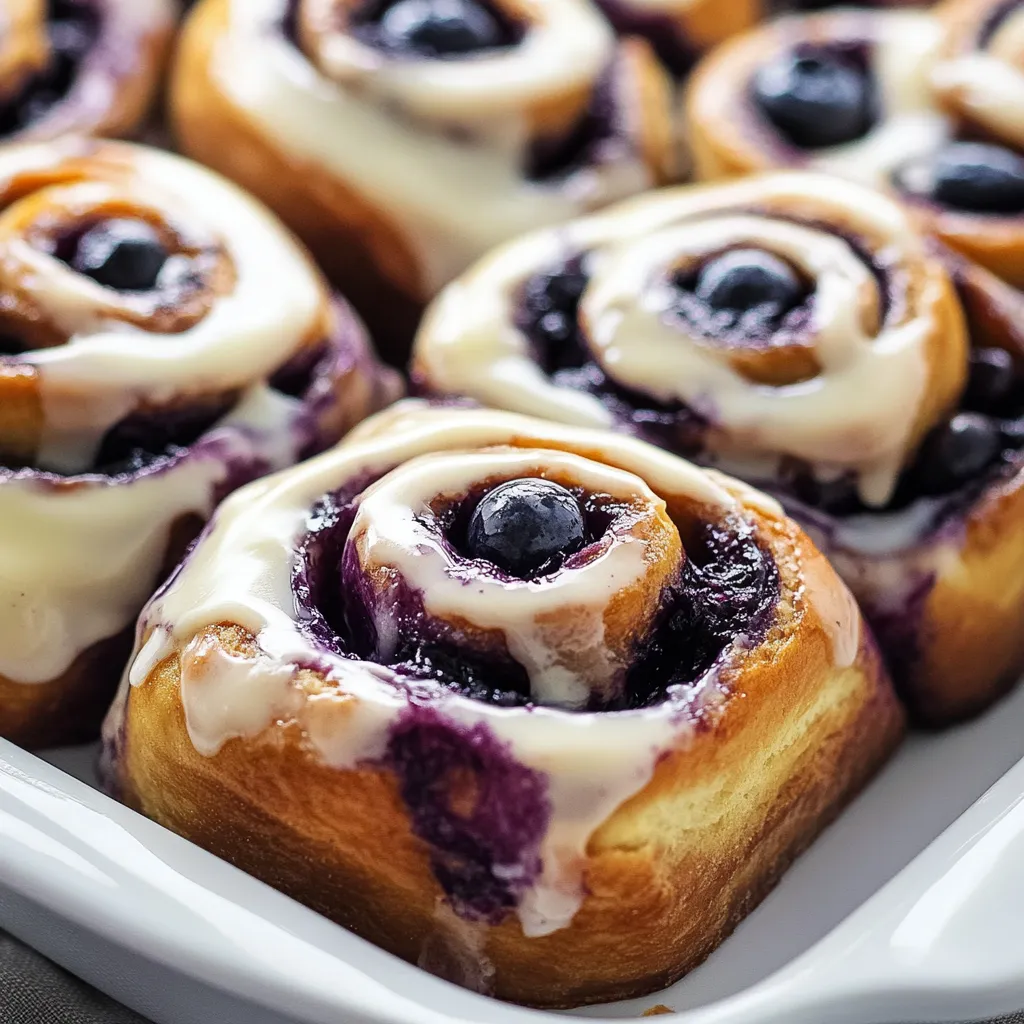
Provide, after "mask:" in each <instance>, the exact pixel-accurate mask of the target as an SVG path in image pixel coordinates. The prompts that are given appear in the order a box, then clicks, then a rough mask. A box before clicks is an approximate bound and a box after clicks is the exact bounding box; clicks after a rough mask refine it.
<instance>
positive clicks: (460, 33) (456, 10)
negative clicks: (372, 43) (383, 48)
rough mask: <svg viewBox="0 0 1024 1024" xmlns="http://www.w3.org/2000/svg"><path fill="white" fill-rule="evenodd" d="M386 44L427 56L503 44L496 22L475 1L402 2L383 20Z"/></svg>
mask: <svg viewBox="0 0 1024 1024" xmlns="http://www.w3.org/2000/svg"><path fill="white" fill-rule="evenodd" d="M380 32H381V37H382V38H383V40H384V42H385V43H386V44H387V45H388V46H389V47H391V48H393V49H398V50H408V51H411V52H413V53H417V54H420V55H421V56H424V57H457V56H461V55H462V54H467V53H473V52H474V51H476V50H487V49H492V48H494V47H497V46H501V45H503V44H504V43H505V42H506V40H505V38H504V33H503V32H502V28H501V26H500V25H499V24H498V21H497V19H496V18H495V17H494V15H493V14H491V13H490V11H488V10H487V9H486V8H485V7H483V6H481V5H480V4H477V3H474V2H473V0H399V2H398V3H396V4H394V5H392V6H391V7H389V8H388V9H387V10H386V11H385V12H384V14H383V16H382V17H381V19H380Z"/></svg>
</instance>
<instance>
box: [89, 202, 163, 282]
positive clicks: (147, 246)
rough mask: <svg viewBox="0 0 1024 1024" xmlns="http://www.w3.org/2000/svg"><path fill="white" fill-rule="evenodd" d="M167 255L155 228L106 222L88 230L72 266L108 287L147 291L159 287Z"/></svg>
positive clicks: (137, 222) (126, 221)
mask: <svg viewBox="0 0 1024 1024" xmlns="http://www.w3.org/2000/svg"><path fill="white" fill-rule="evenodd" d="M167 256H168V252H167V249H166V248H165V247H164V244H163V242H161V241H160V236H159V235H158V234H157V232H156V229H155V228H153V227H152V226H151V225H149V224H147V223H146V222H145V221H141V220H129V219H127V218H123V219H117V220H107V221H103V222H102V223H100V224H97V225H96V226H95V227H93V228H90V229H89V230H88V231H86V232H85V234H84V235H82V237H81V238H80V239H79V240H78V244H77V246H76V247H75V251H74V254H73V255H72V257H71V260H70V263H71V266H72V267H74V269H75V270H77V271H78V272H79V273H80V274H85V275H86V276H87V277H91V278H92V279H93V280H94V281H96V282H98V283H99V284H102V285H104V286H105V287H107V288H114V289H116V290H117V291H122V292H146V291H151V290H152V289H153V288H155V287H156V284H157V279H158V278H159V276H160V271H161V270H162V269H163V266H164V264H165V263H166V262H167Z"/></svg>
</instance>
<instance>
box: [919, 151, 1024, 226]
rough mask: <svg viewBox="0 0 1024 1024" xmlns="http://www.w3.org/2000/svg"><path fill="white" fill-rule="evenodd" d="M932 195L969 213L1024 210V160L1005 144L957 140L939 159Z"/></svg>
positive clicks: (939, 200)
mask: <svg viewBox="0 0 1024 1024" xmlns="http://www.w3.org/2000/svg"><path fill="white" fill-rule="evenodd" d="M932 196H933V198H934V199H935V200H936V202H939V203H942V205H943V206H949V207H952V208H953V209H955V210H966V211H967V212H969V213H991V214H1013V213H1021V212H1022V211H1024V159H1022V158H1021V157H1019V156H1018V155H1017V154H1016V153H1012V152H1010V150H1008V149H1004V148H1003V147H1002V146H992V145H988V144H985V143H980V142H954V143H951V144H950V145H948V146H946V148H945V149H943V150H942V151H941V152H940V153H939V154H938V156H937V157H936V158H935V166H934V180H933V184H932Z"/></svg>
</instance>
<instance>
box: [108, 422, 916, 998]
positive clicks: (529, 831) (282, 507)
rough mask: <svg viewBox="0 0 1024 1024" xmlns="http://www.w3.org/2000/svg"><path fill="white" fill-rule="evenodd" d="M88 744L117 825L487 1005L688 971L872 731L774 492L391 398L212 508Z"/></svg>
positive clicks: (613, 989) (800, 837)
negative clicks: (209, 863) (291, 901)
mask: <svg viewBox="0 0 1024 1024" xmlns="http://www.w3.org/2000/svg"><path fill="white" fill-rule="evenodd" d="M140 622H141V624H140V628H139V633H138V642H137V646H136V651H135V654H134V656H133V659H132V666H131V669H130V672H129V674H128V676H127V678H126V681H125V685H124V687H123V692H122V694H121V698H120V699H119V701H118V702H117V703H116V704H115V706H114V709H113V710H112V712H111V716H110V718H109V719H108V723H107V728H106V730H105V735H106V755H107V756H106V761H107V774H108V778H109V779H110V782H111V785H112V786H113V787H114V789H115V790H116V791H117V792H118V793H120V795H121V796H122V797H123V799H125V800H126V801H127V802H128V803H129V804H130V805H131V806H133V807H135V808H137V809H138V810H140V811H142V812H143V813H145V814H148V815H150V816H151V817H153V818H155V819H156V820H157V821H159V822H161V823H162V824H164V825H166V826H167V827H169V828H171V829H173V830H175V831H177V832H179V833H181V834H182V835H184V836H186V837H188V838H189V839H191V840H193V841H195V842H197V843H199V844H200V845H202V846H205V847H206V848H208V849H210V850H212V851H214V852H215V853H217V854H219V855H221V856H223V857H225V858H227V859H228V860H230V861H232V862H233V863H235V864H237V865H239V866H240V867H242V868H244V869H245V870H247V871H250V872H252V873H254V874H256V875H257V876H259V877H261V878H263V879H264V880H265V881H268V882H270V883H271V884H272V885H275V886H277V887H279V888H281V889H283V890H285V891H286V892H288V893H290V894H291V895H292V896H294V897H296V898H298V899H299V900H301V901H303V902H305V903H307V904H309V905H310V906H312V907H314V908H315V909H317V910H319V911H321V912H323V913H325V914H327V915H328V916H330V917H332V918H333V919H334V920H336V921H338V922H340V923H342V924H344V925H346V926H348V927H350V928H353V929H354V930H355V931H356V932H358V933H359V934H360V935H362V936H365V937H367V938H369V939H371V940H372V941H374V942H376V943H378V944H380V945H381V946H383V947H384V948H386V949H388V950H390V951H392V952H394V953H396V954H398V955H400V956H402V957H404V958H405V959H407V960H409V961H412V962H414V963H417V964H420V965H421V966H423V967H425V968H426V969H428V970H431V971H434V972H436V973H439V974H441V975H442V976H445V977H447V978H449V979H450V980H454V981H457V982H459V983H461V984H464V985H468V986H471V987H473V988H476V989H477V990H478V991H481V992H486V993H489V994H492V995H495V996H497V997H498V998H502V999H509V1000H514V1001H517V1002H522V1003H528V1004H532V1005H537V1006H551V1007H555V1006H571V1005H578V1004H583V1003H593V1002H600V1001H604V1000H610V999H618V998H622V997H627V996H633V995H639V994H642V993H645V992H648V991H651V990H652V989H655V988H659V987H661V986H664V985H666V984H668V983H670V982H671V981H672V980H674V979H675V978H677V977H679V976H680V975H681V974H683V973H685V972H686V971H687V970H689V969H690V968H691V967H693V966H695V965H696V964H697V963H698V962H700V961H701V960H703V958H704V957H705V956H707V954H708V953H709V952H710V951H711V950H712V949H713V948H714V947H715V946H716V945H717V944H718V943H719V942H720V941H721V940H722V939H723V938H724V937H725V936H726V935H727V934H728V933H729V932H730V931H731V930H732V928H733V927H734V926H735V925H736V923H737V922H738V921H739V920H740V919H741V918H742V917H743V915H744V914H745V913H746V912H747V911H748V910H750V909H751V908H752V907H753V906H754V905H755V904H756V903H757V902H758V901H759V900H760V899H761V898H762V897H763V896H764V895H765V893H766V892H767V891H768V890H769V889H770V888H771V886H772V885H773V884H774V882H775V880H776V879H777V878H778V877H779V874H780V873H781V872H782V870H783V869H784V868H785V867H786V865H787V864H788V863H789V862H790V861H791V860H792V859H793V858H794V857H795V856H796V855H797V853H799V851H800V850H802V849H803V848H804V847H805V846H806V845H807V844H808V843H809V842H810V841H811V840H812V839H813V837H814V836H815V835H816V834H817V833H818V831H819V830H820V829H821V827H822V826H823V825H824V824H825V822H826V821H828V820H829V819H830V818H831V817H832V816H833V815H834V814H835V813H836V812H837V811H838V810H839V809H840V808H841V807H842V805H843V804H844V803H845V802H846V801H847V800H848V799H849V798H850V797H851V796H852V794H853V793H854V792H855V791H856V790H857V789H859V787H860V786H861V785H862V783H863V782H864V781H865V780H866V779H867V778H868V777H869V776H870V775H871V774H872V773H873V772H874V770H875V768H876V767H877V766H878V765H879V764H880V762H881V761H882V760H883V759H884V758H885V756H886V755H887V754H888V752H889V751H890V750H891V749H892V747H893V746H894V744H895V743H896V742H897V739H898V737H899V735H900V731H901V711H900V709H899V704H898V701H897V700H896V699H895V696H894V694H893V693H892V691H891V689H890V685H889V683H888V680H887V677H886V675H885V673H884V670H883V668H882V667H881V662H880V659H879V658H878V656H877V653H876V651H875V648H874V644H873V641H872V640H871V637H870V633H869V632H868V631H867V630H866V629H865V628H864V627H863V626H862V625H861V621H860V618H859V613H858V612H857V609H856V606H855V605H854V603H853V601H852V599H851V597H850V595H849V593H848V592H847V590H846V589H845V588H844V587H843V585H842V584H841V583H840V582H839V580H838V578H837V577H836V576H835V574H834V572H833V571H832V569H831V568H830V567H829V565H828V563H827V562H826V561H825V560H824V558H822V557H821V555H819V554H818V552H817V551H816V550H815V549H814V547H813V545H812V544H811V543H810V541H809V540H808V539H807V537H806V536H804V535H803V534H802V533H801V531H800V530H799V528H798V527H796V526H795V525H794V524H793V523H792V522H791V521H789V520H787V519H786V518H785V516H784V515H783V514H782V511H781V509H780V508H779V507H778V506H777V505H776V503H775V502H773V501H772V500H771V499H769V498H767V497H765V496H764V495H761V494H758V493H756V492H754V491H752V490H750V489H749V488H747V487H745V486H743V485H741V484H739V483H736V482H735V481H731V480H728V479H726V478H724V477H721V476H719V475H717V474H709V473H706V472H704V471H702V470H699V469H697V468H696V467H694V466H691V465H690V464H688V463H686V462H684V461H683V460H681V459H677V458H674V457H671V456H669V455H667V454H665V453H664V452H660V451H658V449H656V448H654V447H653V446H651V445H646V444H643V443H641V442H639V441H636V440H634V439H630V438H625V437H622V436H617V435H615V434H612V433H608V432H605V431H589V430H579V429H572V428H567V427H562V426H558V425H556V424H550V423H544V422H542V421H539V420H532V419H529V418H525V417H519V416H514V415H510V414H507V413H499V412H491V411H487V410H479V409H458V408H432V407H430V406H428V405H425V404H423V403H418V402H409V403H403V404H400V405H398V406H395V407H394V408H393V409H392V410H389V411H387V412H384V413H382V414H381V415H380V416H379V417H377V418H375V419H373V420H370V421H367V423H366V424H365V425H364V426H363V427H361V428H359V429H358V430H357V431H356V432H354V433H353V434H352V435H351V436H350V439H349V440H346V441H345V442H344V443H343V444H342V445H341V446H339V447H338V448H335V449H334V450H332V451H331V452H328V453H327V454H325V455H323V456H321V457H320V458H318V459H315V460H313V461H311V462H308V463H306V464H305V465H303V466H300V467H298V468H296V469H295V470H293V471H291V472H289V473H288V474H286V475H282V476H279V477H277V478H275V479H273V480H270V481H266V482H265V483H261V484H257V485H254V486H253V487H251V488H247V489H245V490H244V491H242V492H240V493H239V494H238V495H236V496H235V497H233V498H231V499H229V500H228V501H227V502H226V503H225V504H224V505H222V506H221V508H220V510H219V511H218V514H217V519H216V520H215V523H214V524H213V526H212V527H211V529H210V530H209V531H208V532H207V533H206V534H205V535H204V536H203V538H202V539H201V540H200V541H199V543H198V545H197V546H196V547H195V548H194V549H193V551H192V553H191V554H190V555H189V557H188V558H187V559H186V561H185V563H184V565H183V566H182V568H181V570H180V571H179V572H178V573H177V574H176V576H175V577H174V579H173V580H172V581H171V583H170V584H169V585H168V587H167V588H165V590H164V591H163V592H162V593H161V594H160V595H158V596H157V597H156V598H155V599H154V601H153V602H152V603H151V604H150V605H149V607H148V608H147V609H146V611H145V612H144V613H143V616H142V619H141V620H140Z"/></svg>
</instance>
